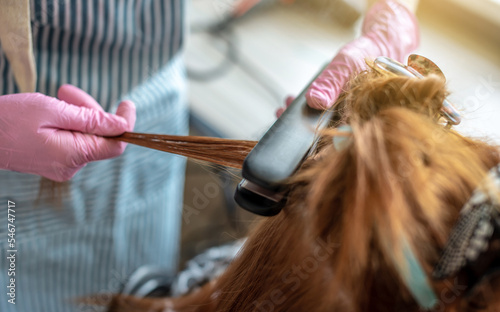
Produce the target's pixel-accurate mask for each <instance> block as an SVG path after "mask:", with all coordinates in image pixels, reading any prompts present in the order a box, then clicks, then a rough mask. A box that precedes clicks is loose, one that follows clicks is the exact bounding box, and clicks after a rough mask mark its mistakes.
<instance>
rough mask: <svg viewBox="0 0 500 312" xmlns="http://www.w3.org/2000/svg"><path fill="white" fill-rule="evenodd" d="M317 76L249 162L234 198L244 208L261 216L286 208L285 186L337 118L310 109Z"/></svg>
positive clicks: (245, 163)
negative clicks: (308, 94)
mask: <svg viewBox="0 0 500 312" xmlns="http://www.w3.org/2000/svg"><path fill="white" fill-rule="evenodd" d="M322 71H323V69H322V70H321V71H320V72H319V73H318V75H317V76H319V74H320V73H321V72H322ZM317 76H316V77H315V78H314V79H313V80H312V81H311V82H310V83H309V85H308V86H307V87H306V88H305V89H304V91H302V93H301V94H300V95H299V96H298V97H297V98H296V99H295V100H294V101H293V102H292V103H291V104H290V106H289V107H288V109H286V110H285V112H284V113H283V114H282V115H281V116H280V118H279V119H278V120H276V122H275V123H274V124H273V125H272V126H271V128H269V130H268V131H267V132H266V134H264V136H263V137H262V139H261V140H260V141H259V142H258V143H257V145H256V146H255V147H254V148H253V149H252V151H251V152H250V153H249V154H248V156H247V157H246V158H245V161H244V162H243V168H242V176H243V180H242V181H241V182H240V183H239V184H238V187H237V189H236V193H235V196H234V199H235V201H236V202H237V203H238V204H239V205H240V206H241V207H242V208H244V209H246V210H248V211H250V212H252V213H255V214H258V215H261V216H274V215H276V214H278V213H279V212H280V211H281V209H282V208H283V206H284V205H285V203H286V188H285V187H284V183H285V182H286V180H287V179H288V178H289V177H290V176H292V175H293V173H294V172H295V171H296V170H297V169H298V167H299V166H300V164H301V163H302V161H303V160H304V159H305V158H306V157H307V156H308V155H309V153H310V151H312V150H313V148H312V147H314V146H315V143H316V142H317V139H318V137H317V136H316V134H315V131H316V130H319V129H322V128H325V127H326V126H327V125H328V124H329V122H330V120H331V118H332V116H333V114H334V112H333V111H324V110H316V109H313V108H311V107H309V106H308V105H307V102H306V92H307V90H308V89H309V86H310V84H312V82H313V81H314V80H315V79H316V78H317Z"/></svg>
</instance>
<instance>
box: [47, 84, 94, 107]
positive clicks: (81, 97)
mask: <svg viewBox="0 0 500 312" xmlns="http://www.w3.org/2000/svg"><path fill="white" fill-rule="evenodd" d="M57 97H58V98H59V99H60V100H61V101H64V102H66V103H69V104H73V105H77V106H81V107H87V108H91V109H96V110H101V111H104V109H103V108H102V106H101V105H99V103H97V101H96V100H95V99H94V98H93V97H92V96H91V95H90V94H88V93H87V92H85V91H83V90H82V89H80V88H77V87H75V86H73V85H70V84H65V85H62V86H61V87H59V90H58V91H57Z"/></svg>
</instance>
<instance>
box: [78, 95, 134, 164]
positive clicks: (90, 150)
mask: <svg viewBox="0 0 500 312" xmlns="http://www.w3.org/2000/svg"><path fill="white" fill-rule="evenodd" d="M116 115H117V116H119V117H122V118H123V119H124V120H125V121H126V122H127V124H128V128H127V129H126V131H132V130H134V126H135V118H136V115H135V104H134V103H133V102H132V101H123V102H121V103H120V105H119V106H118V109H117V111H116ZM86 141H87V142H88V143H87V153H86V158H85V161H87V162H90V161H96V160H104V159H109V158H113V157H117V156H120V155H121V154H122V153H123V151H124V150H125V147H126V146H127V143H124V142H120V141H115V140H112V139H107V138H103V137H92V136H86Z"/></svg>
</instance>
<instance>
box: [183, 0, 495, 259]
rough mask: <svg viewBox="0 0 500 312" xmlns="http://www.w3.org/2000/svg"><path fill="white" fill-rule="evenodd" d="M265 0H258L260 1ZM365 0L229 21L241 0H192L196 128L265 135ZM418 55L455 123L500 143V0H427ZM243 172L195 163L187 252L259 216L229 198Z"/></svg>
mask: <svg viewBox="0 0 500 312" xmlns="http://www.w3.org/2000/svg"><path fill="white" fill-rule="evenodd" d="M255 2H259V1H255ZM368 2H370V3H373V1H365V0H287V1H284V0H283V1H270V0H268V1H265V0H264V1H260V3H259V5H258V6H256V7H255V8H253V9H252V10H250V11H249V12H247V13H246V14H245V15H243V16H242V17H241V18H238V19H236V20H233V21H231V22H230V23H228V24H227V23H223V24H221V21H224V20H225V18H226V17H227V16H228V15H229V14H230V13H231V12H233V11H234V10H235V8H236V1H235V0H189V1H187V6H188V17H189V21H188V23H189V25H188V26H189V28H190V35H189V36H188V40H187V46H186V54H185V55H186V63H187V67H188V73H189V76H190V91H189V102H190V105H191V132H192V134H197V135H208V136H219V137H225V138H235V139H251V140H258V139H259V138H260V137H261V136H262V135H263V134H264V133H265V132H266V130H267V129H268V128H269V127H270V126H271V125H272V123H273V122H274V121H275V118H276V117H275V112H276V109H277V108H279V107H280V106H282V105H283V103H284V99H285V98H286V97H287V96H288V95H297V94H298V93H300V92H301V91H302V89H303V88H304V87H305V86H306V85H307V84H308V83H309V81H310V80H311V79H312V77H313V76H314V75H315V74H316V73H317V71H318V70H319V68H321V67H322V66H323V65H325V64H326V63H327V62H329V61H330V60H331V59H332V58H333V56H334V55H335V54H336V53H337V51H338V50H339V49H340V48H341V47H342V46H343V45H344V44H346V43H348V42H349V41H351V40H353V39H355V38H356V37H358V36H359V34H360V27H361V22H362V16H363V14H364V12H365V11H366V10H367V8H368V6H369V5H370V4H369V3H368ZM417 18H418V20H419V22H420V30H421V43H420V47H419V49H418V50H417V51H416V53H417V54H421V55H424V56H426V57H427V58H429V59H431V60H433V61H434V62H435V63H436V64H437V65H438V66H439V67H440V68H441V69H442V70H443V72H444V74H445V75H446V77H447V81H448V88H449V90H450V92H452V94H451V96H450V98H449V99H450V100H451V101H452V102H453V103H454V104H455V106H456V107H457V108H458V109H459V110H460V111H461V112H462V113H463V115H464V120H463V122H462V124H461V125H460V126H458V127H457V128H456V129H457V130H459V131H460V132H462V133H464V134H467V135H470V136H474V137H481V138H488V139H489V140H492V141H494V142H496V143H498V144H500V0H474V1H470V0H421V1H420V5H419V8H418V10H417ZM239 180H240V177H239V173H238V172H237V171H228V170H225V169H221V168H217V167H209V166H207V165H203V164H199V163H193V162H190V163H189V164H188V168H187V176H186V187H185V201H184V220H183V243H182V246H183V251H182V258H183V260H186V259H188V258H191V257H193V256H194V255H196V254H197V253H199V252H201V251H203V250H204V249H205V248H207V247H210V246H215V245H220V244H223V243H225V242H228V241H231V240H234V239H236V238H239V237H242V236H244V235H246V232H247V230H248V228H249V227H251V225H252V224H254V223H255V217H254V216H252V215H250V214H248V213H245V212H244V211H243V210H242V209H241V208H238V207H236V206H235V204H234V201H233V199H232V196H233V193H234V189H235V185H236V184H237V182H239Z"/></svg>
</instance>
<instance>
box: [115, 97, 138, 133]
mask: <svg viewBox="0 0 500 312" xmlns="http://www.w3.org/2000/svg"><path fill="white" fill-rule="evenodd" d="M116 116H120V117H123V118H124V119H125V121H126V122H127V123H128V126H129V127H128V129H127V131H133V130H134V126H135V118H136V114H135V104H134V103H133V102H132V101H128V100H127V101H123V102H121V103H120V105H119V106H118V109H117V110H116Z"/></svg>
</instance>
